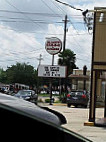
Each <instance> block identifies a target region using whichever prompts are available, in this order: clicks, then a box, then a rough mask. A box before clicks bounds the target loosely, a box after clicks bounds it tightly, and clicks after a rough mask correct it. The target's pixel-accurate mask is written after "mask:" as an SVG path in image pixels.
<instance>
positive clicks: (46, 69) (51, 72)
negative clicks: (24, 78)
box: [38, 65, 66, 78]
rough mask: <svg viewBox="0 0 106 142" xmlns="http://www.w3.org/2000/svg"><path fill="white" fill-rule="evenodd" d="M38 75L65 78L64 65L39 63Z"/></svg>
mask: <svg viewBox="0 0 106 142" xmlns="http://www.w3.org/2000/svg"><path fill="white" fill-rule="evenodd" d="M38 76H39V77H54V78H65V77H66V66H57V65H56V66H55V65H54V66H50V65H40V66H39V67H38Z"/></svg>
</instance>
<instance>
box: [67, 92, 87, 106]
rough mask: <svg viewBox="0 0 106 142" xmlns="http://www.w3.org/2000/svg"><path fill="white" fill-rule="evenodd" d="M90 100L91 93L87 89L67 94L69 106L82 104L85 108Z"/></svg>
mask: <svg viewBox="0 0 106 142" xmlns="http://www.w3.org/2000/svg"><path fill="white" fill-rule="evenodd" d="M88 101H89V93H87V91H71V92H70V93H68V94H67V99H66V102H67V106H68V107H70V106H71V105H74V106H75V107H77V106H78V105H81V106H83V107H84V108H87V106H88Z"/></svg>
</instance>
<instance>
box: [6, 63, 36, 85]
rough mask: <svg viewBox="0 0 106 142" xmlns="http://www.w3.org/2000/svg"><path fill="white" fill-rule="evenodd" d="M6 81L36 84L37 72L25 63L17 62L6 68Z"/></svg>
mask: <svg viewBox="0 0 106 142" xmlns="http://www.w3.org/2000/svg"><path fill="white" fill-rule="evenodd" d="M6 73H7V80H8V83H16V82H17V83H22V84H26V85H31V86H33V85H34V84H36V82H37V81H36V76H37V73H36V71H35V70H34V67H33V66H31V65H27V64H26V63H17V64H16V65H12V66H11V67H8V69H7V70H6Z"/></svg>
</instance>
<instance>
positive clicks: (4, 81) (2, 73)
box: [0, 69, 7, 83]
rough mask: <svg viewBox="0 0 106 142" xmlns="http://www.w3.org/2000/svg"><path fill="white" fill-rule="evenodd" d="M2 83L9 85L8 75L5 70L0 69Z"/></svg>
mask: <svg viewBox="0 0 106 142" xmlns="http://www.w3.org/2000/svg"><path fill="white" fill-rule="evenodd" d="M0 82H2V83H7V74H6V71H4V70H3V69H0Z"/></svg>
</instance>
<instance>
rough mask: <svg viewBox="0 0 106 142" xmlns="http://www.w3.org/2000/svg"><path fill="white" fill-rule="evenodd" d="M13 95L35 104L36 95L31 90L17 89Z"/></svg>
mask: <svg viewBox="0 0 106 142" xmlns="http://www.w3.org/2000/svg"><path fill="white" fill-rule="evenodd" d="M14 96H15V97H18V98H22V99H24V100H26V101H30V102H32V103H35V104H37V99H38V95H37V94H36V92H35V91H33V90H19V91H18V93H17V94H15V95H14Z"/></svg>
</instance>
